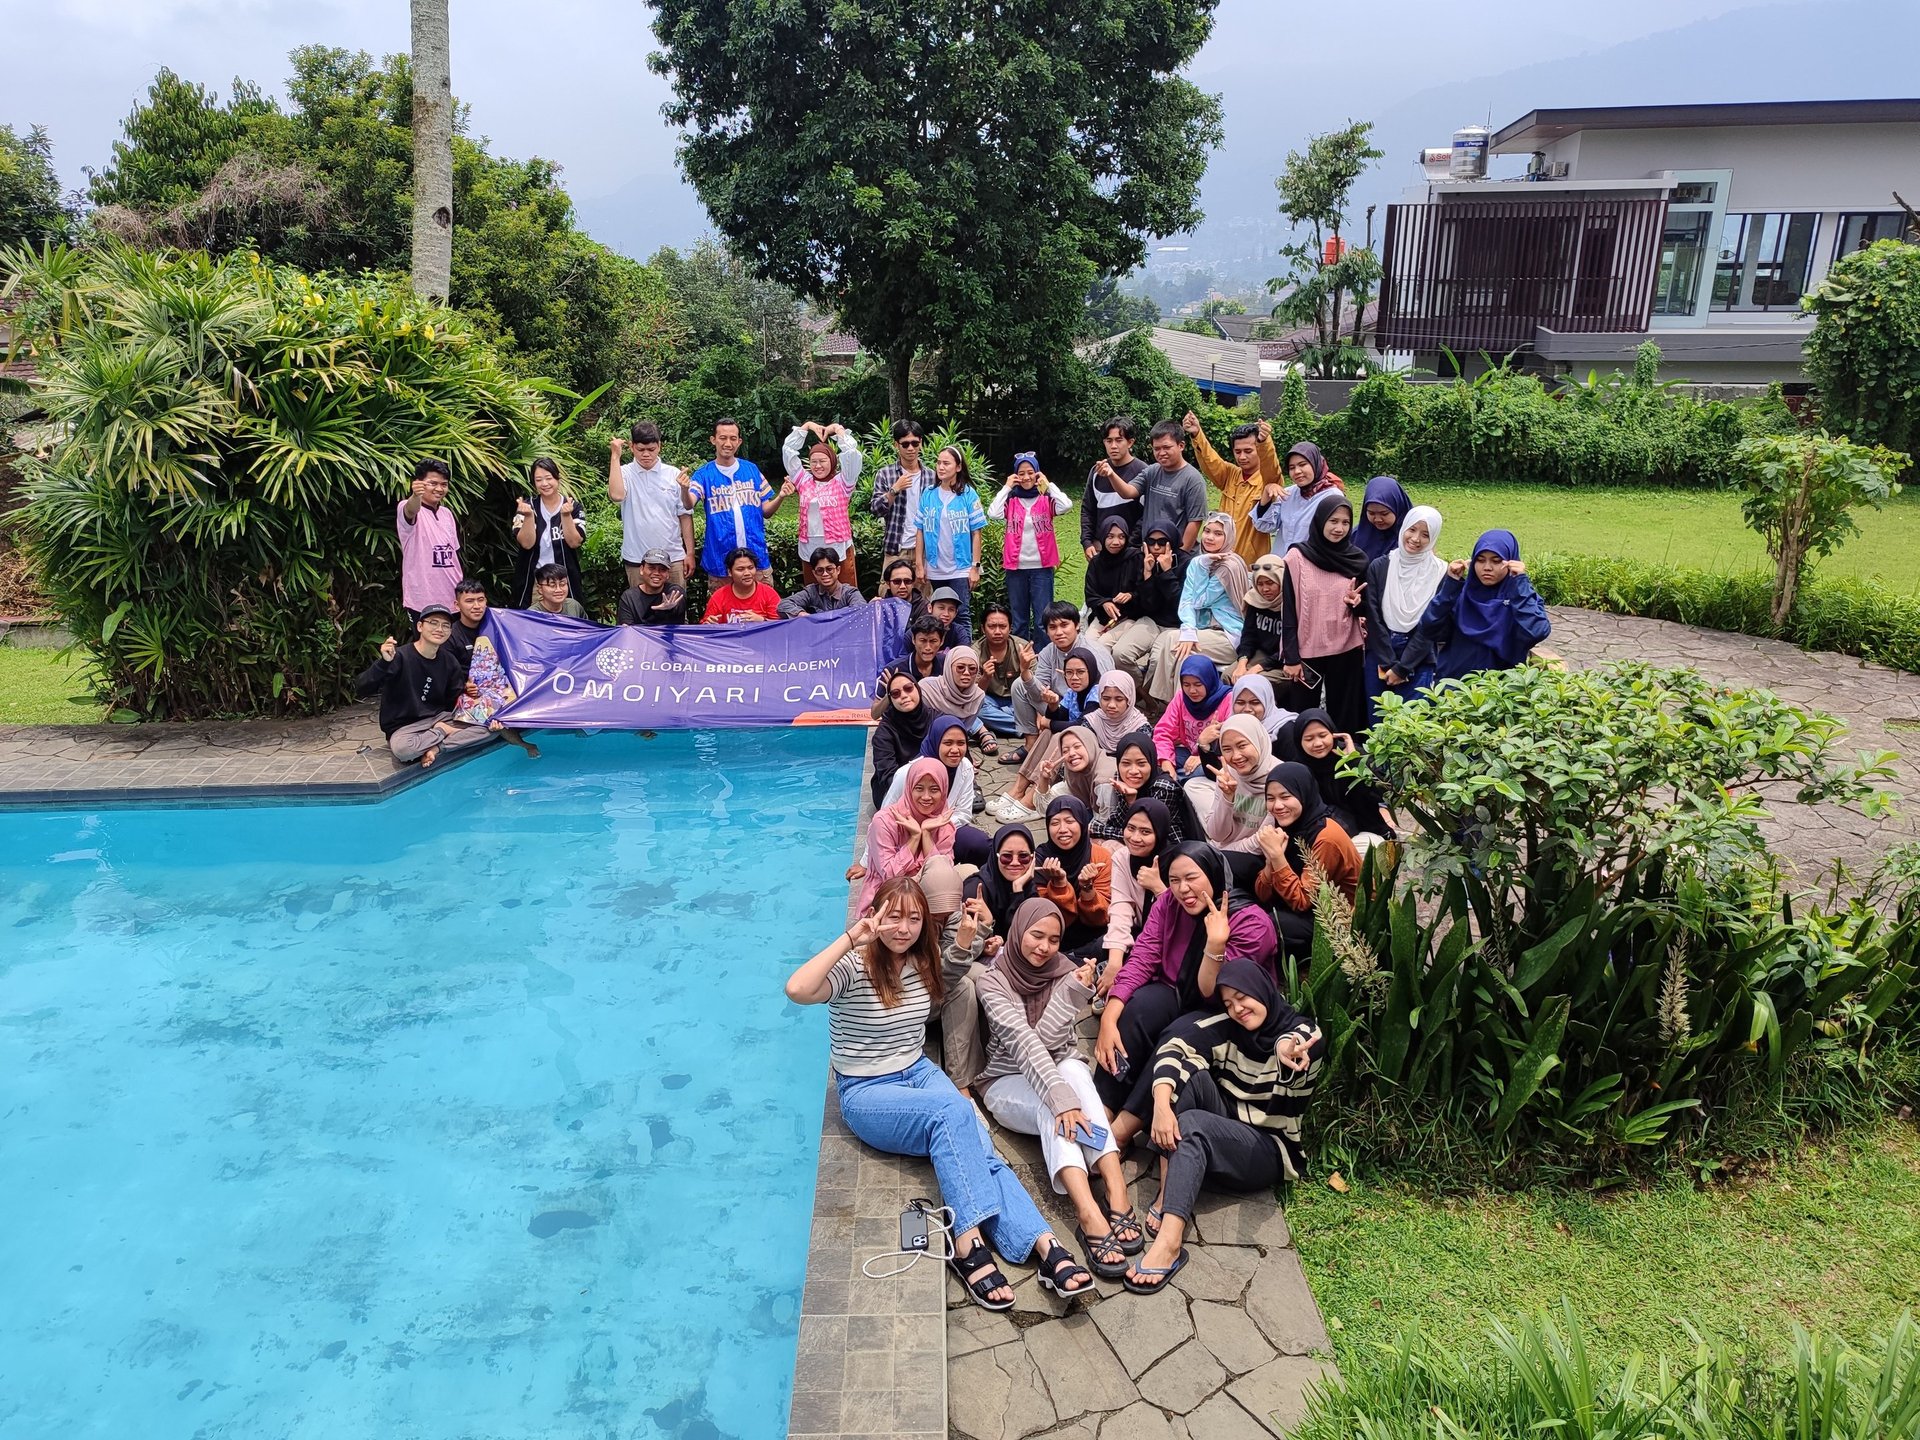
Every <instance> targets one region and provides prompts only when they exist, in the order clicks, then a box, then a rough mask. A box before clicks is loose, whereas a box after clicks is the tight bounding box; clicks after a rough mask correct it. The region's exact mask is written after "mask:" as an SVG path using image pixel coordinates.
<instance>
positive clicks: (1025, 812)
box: [1000, 795, 1040, 825]
mask: <svg viewBox="0 0 1920 1440" xmlns="http://www.w3.org/2000/svg"><path fill="white" fill-rule="evenodd" d="M1039 818H1040V812H1039V811H1038V810H1036V809H1034V808H1033V807H1032V806H1031V805H1023V804H1021V803H1020V802H1019V801H1018V800H1016V799H1014V798H1013V796H1011V795H1002V796H1001V797H1000V819H1002V820H1004V821H1005V822H1006V823H1007V824H1009V825H1012V824H1015V823H1016V822H1019V823H1024V822H1025V821H1028V820H1038V819H1039Z"/></svg>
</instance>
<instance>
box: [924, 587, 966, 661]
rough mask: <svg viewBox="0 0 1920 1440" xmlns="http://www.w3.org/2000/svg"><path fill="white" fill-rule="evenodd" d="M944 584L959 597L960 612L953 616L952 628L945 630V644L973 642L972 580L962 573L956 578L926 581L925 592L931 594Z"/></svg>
mask: <svg viewBox="0 0 1920 1440" xmlns="http://www.w3.org/2000/svg"><path fill="white" fill-rule="evenodd" d="M942 585H945V586H946V587H947V588H948V589H949V590H951V591H953V593H954V594H956V595H958V596H959V597H960V613H959V614H958V615H956V616H954V617H953V628H952V629H950V630H949V631H948V632H947V644H948V645H949V646H952V645H971V644H972V643H973V582H972V581H971V580H969V579H968V578H967V577H966V576H964V575H962V576H961V577H960V578H959V579H958V580H934V579H929V580H928V581H927V593H928V594H929V595H931V594H932V593H933V592H934V591H935V590H938V589H939V588H940V587H941V586H942Z"/></svg>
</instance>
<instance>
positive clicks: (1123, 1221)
mask: <svg viewBox="0 0 1920 1440" xmlns="http://www.w3.org/2000/svg"><path fill="white" fill-rule="evenodd" d="M1107 1224H1109V1225H1111V1226H1112V1227H1113V1239H1114V1243H1115V1244H1117V1245H1118V1246H1119V1247H1120V1249H1121V1251H1122V1252H1123V1253H1125V1254H1128V1255H1138V1254H1139V1253H1140V1252H1141V1251H1142V1250H1144V1249H1146V1248H1147V1235H1146V1232H1145V1231H1144V1230H1142V1229H1141V1228H1140V1222H1139V1221H1138V1220H1136V1219H1134V1218H1133V1211H1131V1210H1109V1211H1108V1212H1107ZM1129 1230H1131V1231H1132V1232H1133V1233H1132V1234H1131V1235H1129V1234H1127V1231H1129Z"/></svg>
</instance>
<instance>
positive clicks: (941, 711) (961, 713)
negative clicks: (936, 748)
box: [920, 645, 1000, 814]
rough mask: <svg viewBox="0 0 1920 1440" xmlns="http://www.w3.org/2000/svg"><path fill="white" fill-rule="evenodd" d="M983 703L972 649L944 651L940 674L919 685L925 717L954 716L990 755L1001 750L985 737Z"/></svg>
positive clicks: (977, 660) (961, 647)
mask: <svg viewBox="0 0 1920 1440" xmlns="http://www.w3.org/2000/svg"><path fill="white" fill-rule="evenodd" d="M986 699H987V692H986V691H985V690H984V689H982V688H981V686H980V657H979V655H978V654H976V653H975V652H974V649H973V647H972V646H971V645H955V646H954V647H953V648H952V649H951V650H949V651H947V653H946V658H945V659H944V660H943V661H942V663H941V667H940V673H939V674H938V675H930V676H928V677H927V678H926V679H925V680H922V681H921V682H920V703H921V704H923V705H925V706H926V707H927V710H928V713H930V714H933V715H951V716H953V717H954V718H955V719H956V720H958V721H959V722H960V724H961V726H962V727H963V728H964V729H965V730H966V733H967V738H968V739H969V740H971V741H974V742H975V743H977V744H978V745H979V746H980V749H981V751H982V752H983V753H984V754H988V755H991V754H994V753H995V752H996V751H998V749H999V748H1000V747H999V746H998V744H996V743H995V741H994V738H993V736H992V735H991V734H989V733H988V731H987V721H986V717H985V716H984V715H982V714H981V710H982V708H983V707H984V706H985V704H986ZM954 808H955V809H956V810H958V809H959V808H960V807H959V806H958V805H956V806H955V807H954ZM961 813H962V814H968V813H971V812H968V811H962V812H961Z"/></svg>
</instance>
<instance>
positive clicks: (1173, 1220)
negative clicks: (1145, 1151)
mask: <svg viewBox="0 0 1920 1440" xmlns="http://www.w3.org/2000/svg"><path fill="white" fill-rule="evenodd" d="M1218 989H1219V994H1220V1002H1221V1009H1220V1010H1219V1011H1217V1012H1215V1013H1213V1014H1207V1015H1200V1014H1188V1015H1183V1016H1181V1017H1180V1018H1179V1019H1178V1020H1176V1021H1175V1022H1174V1023H1173V1025H1172V1027H1171V1028H1170V1029H1169V1030H1168V1032H1167V1035H1166V1037H1165V1038H1164V1039H1163V1040H1162V1041H1161V1042H1160V1045H1159V1047H1158V1048H1157V1049H1156V1050H1155V1051H1154V1056H1153V1060H1152V1062H1151V1064H1150V1065H1148V1066H1145V1067H1143V1070H1144V1073H1143V1074H1142V1075H1141V1076H1140V1079H1139V1081H1138V1083H1137V1084H1136V1085H1135V1086H1134V1088H1133V1092H1132V1093H1131V1094H1130V1095H1128V1097H1127V1100H1126V1104H1125V1106H1124V1107H1123V1108H1122V1109H1121V1111H1120V1112H1119V1113H1118V1114H1116V1115H1115V1116H1114V1120H1113V1139H1114V1140H1115V1141H1116V1142H1117V1143H1118V1144H1120V1145H1121V1146H1123V1147H1124V1146H1126V1145H1130V1144H1131V1143H1133V1140H1134V1139H1135V1137H1137V1136H1138V1135H1140V1133H1141V1132H1142V1131H1145V1132H1146V1135H1147V1139H1148V1142H1149V1143H1150V1144H1151V1145H1152V1147H1153V1148H1154V1149H1155V1150H1157V1151H1158V1152H1159V1154H1160V1196H1159V1198H1158V1199H1157V1200H1156V1201H1154V1203H1153V1205H1152V1207H1151V1208H1150V1209H1149V1210H1148V1211H1147V1220H1146V1230H1147V1233H1148V1234H1149V1235H1151V1236H1152V1237H1153V1239H1152V1241H1151V1243H1150V1244H1149V1245H1148V1246H1147V1248H1146V1251H1145V1252H1144V1253H1143V1254H1142V1255H1141V1256H1140V1257H1139V1258H1138V1259H1137V1260H1135V1261H1134V1262H1133V1264H1131V1265H1129V1266H1128V1267H1127V1271H1126V1273H1125V1275H1124V1276H1122V1277H1121V1282H1120V1283H1121V1284H1123V1285H1125V1286H1126V1287H1127V1289H1129V1290H1131V1291H1133V1292H1134V1293H1135V1294H1137V1295H1151V1294H1153V1293H1154V1292H1155V1291H1157V1290H1164V1289H1166V1288H1167V1282H1168V1281H1169V1280H1171V1279H1172V1278H1173V1277H1174V1276H1175V1275H1177V1274H1179V1273H1180V1269H1181V1267H1182V1266H1184V1265H1185V1264H1186V1263H1187V1251H1186V1246H1185V1241H1186V1237H1187V1231H1188V1230H1189V1229H1191V1228H1192V1226H1193V1211H1194V1205H1195V1202H1196V1201H1197V1200H1198V1199H1199V1198H1200V1191H1201V1189H1202V1188H1203V1187H1206V1186H1212V1187H1213V1188H1215V1189H1218V1190H1227V1191H1232V1192H1234V1193H1237V1194H1260V1193H1263V1192H1264V1193H1267V1194H1271V1193H1272V1191H1273V1187H1274V1186H1275V1185H1278V1184H1279V1183H1280V1182H1281V1181H1282V1180H1290V1179H1294V1178H1296V1177H1298V1175H1299V1174H1300V1166H1301V1164H1302V1163H1303V1162H1304V1160H1305V1150H1304V1148H1303V1147H1302V1145H1301V1141H1300V1121H1301V1117H1302V1116H1303V1115H1305V1114H1306V1111H1307V1102H1308V1099H1309V1098H1310V1097H1311V1096H1312V1094H1313V1086H1314V1082H1315V1080H1316V1079H1317V1078H1318V1073H1319V1063H1320V1060H1321V1058H1322V1056H1323V1054H1324V1052H1325V1042H1324V1041H1323V1040H1322V1039H1321V1036H1320V1031H1319V1028H1318V1027H1317V1026H1315V1025H1314V1023H1313V1022H1312V1021H1311V1020H1308V1019H1307V1018H1306V1017H1305V1016H1303V1015H1301V1014H1300V1013H1299V1012H1298V1011H1297V1010H1295V1009H1294V1008H1293V1007H1292V1006H1291V1005H1289V1004H1288V1003H1287V1002H1286V1001H1285V1000H1284V999H1282V998H1281V995H1280V987H1279V985H1278V984H1276V983H1275V981H1274V978H1273V975H1272V973H1271V972H1270V971H1268V970H1265V969H1263V968H1262V967H1260V966H1259V965H1256V964H1254V963H1253V962H1252V961H1250V960H1230V961H1228V962H1227V963H1226V964H1224V965H1222V966H1221V967H1220V974H1219V978H1218Z"/></svg>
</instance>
